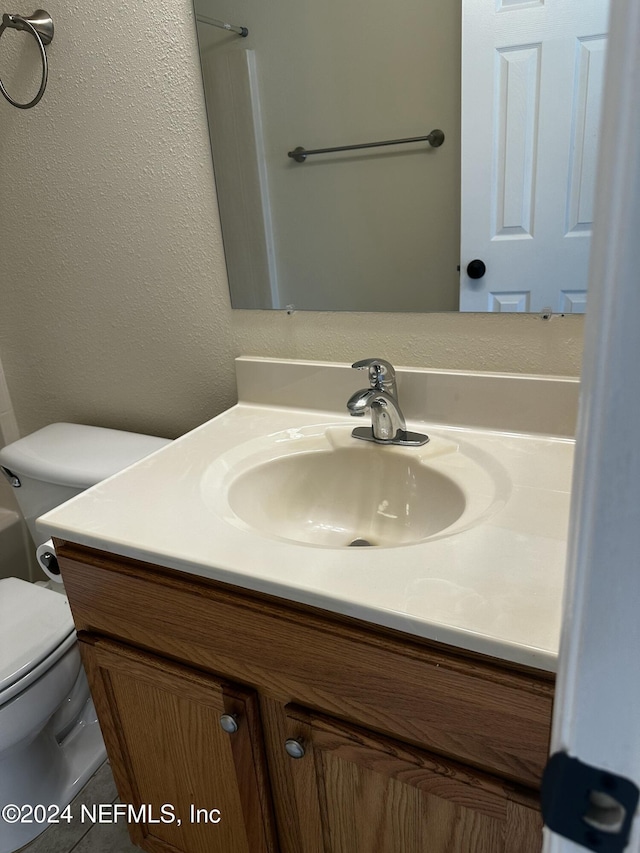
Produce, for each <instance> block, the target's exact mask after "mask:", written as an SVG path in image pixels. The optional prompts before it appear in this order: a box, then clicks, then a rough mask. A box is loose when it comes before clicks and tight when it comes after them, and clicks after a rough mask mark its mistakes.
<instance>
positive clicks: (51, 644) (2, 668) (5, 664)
mask: <svg viewBox="0 0 640 853" xmlns="http://www.w3.org/2000/svg"><path fill="white" fill-rule="evenodd" d="M75 639H76V636H75V629H74V625H73V618H72V616H71V609H70V608H69V602H68V601H67V599H66V596H64V595H61V594H60V593H58V592H53V591H52V590H50V589H46V588H44V587H41V586H36V585H35V584H32V583H29V582H28V581H23V580H20V579H19V578H3V579H1V580H0V705H3V704H4V703H5V702H7V701H8V700H9V699H11V698H13V696H16V695H17V694H18V693H20V692H21V691H22V690H24V689H25V687H27V686H28V685H29V684H31V683H32V682H33V681H35V680H36V679H37V678H39V677H40V675H42V673H43V672H45V671H46V670H47V669H49V668H51V667H52V666H53V665H54V664H55V662H56V661H57V660H58V659H59V658H60V657H62V655H63V654H64V653H65V652H66V651H67V649H69V648H70V646H72V645H73V643H74V642H75Z"/></svg>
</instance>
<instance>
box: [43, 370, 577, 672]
mask: <svg viewBox="0 0 640 853" xmlns="http://www.w3.org/2000/svg"><path fill="white" fill-rule="evenodd" d="M360 379H362V376H360ZM356 381H357V380H356ZM354 387H358V386H357V384H356V385H354ZM314 425H322V426H323V427H324V426H330V425H333V426H335V427H339V428H344V429H351V428H352V427H353V425H354V420H353V419H352V418H350V417H348V416H343V415H340V414H336V413H335V412H330V411H321V410H310V409H306V410H305V409H296V408H289V407H284V406H278V407H273V406H266V405H256V404H249V403H240V404H238V405H237V406H235V407H234V408H232V409H230V410H229V411H227V412H224V413H223V414H221V415H219V416H218V417H216V418H214V419H213V420H211V421H209V422H207V423H205V424H203V425H202V426H200V427H198V428H197V429H195V430H193V431H192V432H190V433H188V434H186V435H185V436H182V437H181V438H179V439H177V440H176V441H175V442H173V443H172V444H171V445H169V446H167V447H166V448H163V449H162V450H159V451H157V452H156V453H154V454H153V455H152V456H150V457H148V458H146V459H144V460H142V461H141V462H139V463H137V464H136V465H133V466H132V467H131V468H128V469H127V470H126V471H123V472H121V473H119V474H116V475H115V476H113V477H111V478H109V479H108V480H105V481H103V482H102V483H99V484H98V485H96V486H94V487H93V488H91V489H89V490H88V491H86V492H84V493H83V494H81V495H79V496H78V497H76V498H73V499H72V500H70V501H68V502H67V503H66V504H64V505H62V506H61V507H58V508H57V509H54V510H52V511H51V512H49V513H47V514H46V515H45V516H43V517H42V518H41V519H40V520H39V522H38V525H39V527H40V528H41V529H42V530H43V531H44V532H45V533H47V535H49V536H57V537H60V538H62V539H67V540H69V541H72V542H76V543H78V544H81V545H87V546H90V547H95V548H99V549H102V550H106V551H111V552H112V553H115V554H120V555H123V556H128V557H133V558H136V559H140V560H144V561H147V562H152V563H159V564H161V565H163V566H167V567H169V568H173V569H178V570H180V571H184V572H187V573H190V574H194V575H199V576H201V577H207V578H213V579H215V580H219V581H225V582H228V583H231V584H234V585H237V586H240V587H244V588H247V589H251V590H257V591H260V592H264V593H268V594H271V595H275V596H279V597H282V598H285V599H290V600H294V601H297V602H301V603H303V604H309V605H313V606H315V607H320V608H324V609H326V610H330V611H334V612H337V613H341V614H344V615H347V616H353V617H356V618H358V619H362V620H365V621H368V622H372V623H375V624H379V625H384V626H386V627H389V628H395V629H398V630H400V631H404V632H406V633H409V634H414V635H417V636H420V637H425V638H428V639H431V640H436V641H439V642H443V643H447V644H450V645H453V646H457V647H460V648H463V649H468V650H471V651H476V652H480V653H484V654H488V655H492V656H495V657H498V658H502V659H505V660H509V661H514V662H517V663H522V664H525V665H529V666H533V667H537V668H541V669H546V670H555V667H556V660H557V653H558V645H559V636H560V619H561V603H562V590H563V582H564V564H565V554H566V539H567V526H568V515H569V497H570V494H569V493H570V485H571V468H572V460H573V441H572V440H570V439H568V438H561V437H560V438H559V437H546V436H543V435H540V434H525V433H510V432H500V431H497V430H491V429H478V428H465V427H444V426H438V425H435V426H434V425H431V424H429V422H428V421H424V422H422V421H417V420H414V421H412V422H408V424H407V426H408V428H409V429H416V430H419V431H426V432H428V433H429V434H430V435H432V436H433V437H434V438H437V437H440V438H442V439H448V440H450V441H453V442H459V443H461V444H465V445H470V446H471V445H472V446H474V447H475V448H477V449H478V450H479V452H480V453H486V454H490V455H491V456H492V457H493V458H495V459H496V460H497V461H498V463H499V465H500V466H501V468H502V469H503V471H504V472H506V475H507V478H508V482H509V488H508V490H507V496H506V500H504V501H502V502H501V503H500V504H499V505H497V506H496V508H495V511H494V512H493V513H492V514H490V515H489V516H488V517H487V518H484V519H483V520H482V521H481V523H477V524H475V525H474V526H471V527H469V528H468V529H464V530H462V531H461V532H458V533H457V534H456V535H454V536H441V537H439V538H438V537H436V538H434V539H432V540H427V541H423V542H421V543H417V544H409V545H403V546H400V547H395V548H385V547H379V548H324V547H319V546H313V545H307V544H302V543H295V542H292V541H289V540H284V539H277V538H269V537H265V536H263V535H260V534H259V533H257V532H255V531H253V530H251V529H243V528H242V526H239V525H236V524H230V523H229V522H228V521H227V520H226V519H225V518H224V517H222V515H221V514H220V513H218V512H217V511H216V509H215V506H214V503H215V502H214V503H212V501H211V500H210V498H209V497H208V495H207V489H208V488H209V487H210V483H208V480H207V472H208V471H209V470H210V468H211V466H212V465H213V464H214V463H215V462H216V460H219V457H220V456H221V454H224V453H227V452H229V451H231V450H232V449H233V448H234V447H237V446H238V445H240V444H242V443H244V442H249V441H252V440H254V439H255V437H256V436H260V435H265V434H272V433H275V432H278V431H286V430H291V429H292V428H295V429H301V428H307V427H312V426H314Z"/></svg>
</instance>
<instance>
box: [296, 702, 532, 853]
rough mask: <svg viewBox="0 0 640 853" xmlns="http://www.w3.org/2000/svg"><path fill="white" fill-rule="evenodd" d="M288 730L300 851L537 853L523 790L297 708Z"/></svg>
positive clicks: (528, 800) (529, 800) (529, 798)
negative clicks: (296, 754)
mask: <svg viewBox="0 0 640 853" xmlns="http://www.w3.org/2000/svg"><path fill="white" fill-rule="evenodd" d="M287 725H288V733H289V736H290V738H291V740H293V741H295V742H296V743H298V744H300V745H301V746H302V748H303V750H304V755H303V757H301V758H290V773H291V777H292V780H293V785H294V790H295V797H296V803H297V814H298V816H299V837H300V839H301V848H300V853H370V851H373V850H375V851H376V853H398V851H402V853H424V851H427V850H428V851H429V853H452V851H455V852H456V853H516V851H517V853H539V851H540V850H541V846H542V820H541V817H540V814H539V812H538V809H537V803H536V798H535V797H534V796H532V794H531V793H524V792H523V791H518V790H517V789H516V788H514V787H511V786H509V785H507V784H504V783H502V782H500V781H499V780H497V779H494V778H491V777H489V776H486V775H484V774H479V773H477V772H475V771H473V770H471V769H470V768H466V767H464V766H462V765H457V764H455V763H453V762H450V761H446V760H443V759H441V758H438V757H436V756H433V755H430V754H429V753H426V752H423V751H419V750H416V749H413V748H410V747H407V746H406V745H404V744H401V743H398V742H397V741H393V740H390V739H388V738H383V737H379V736H376V735H373V734H372V733H370V732H367V731H364V730H358V729H355V728H353V727H350V726H347V725H345V724H342V723H340V722H338V721H336V720H331V719H329V718H327V717H324V716H319V715H317V714H313V713H311V712H305V711H304V710H302V709H289V710H288V713H287Z"/></svg>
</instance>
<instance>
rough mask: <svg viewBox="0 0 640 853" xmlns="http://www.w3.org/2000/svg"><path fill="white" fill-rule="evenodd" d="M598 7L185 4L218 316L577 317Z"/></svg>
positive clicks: (533, 2) (282, 0) (597, 75)
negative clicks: (214, 251) (258, 312)
mask: <svg viewBox="0 0 640 853" xmlns="http://www.w3.org/2000/svg"><path fill="white" fill-rule="evenodd" d="M607 3H608V0H462V8H461V6H460V4H459V3H457V2H451V0H431V2H429V3H423V2H418V0H395V2H393V3H391V2H390V0H367V2H364V0H347V2H342V3H337V2H335V0H324V1H323V2H322V3H317V4H311V3H300V2H297V0H274V2H273V3H270V4H265V3H262V2H259V0H195V13H196V21H197V28H198V42H199V46H200V56H201V62H202V71H203V81H204V89H205V97H206V102H207V114H208V119H209V130H210V136H211V144H212V151H213V162H214V170H215V176H216V186H217V192H218V203H219V208H220V217H221V223H222V235H223V241H224V247H225V256H226V261H227V270H228V276H229V283H230V289H231V301H232V305H233V307H234V308H280V309H282V308H287V307H289V306H293V307H294V308H295V309H296V310H331V311H339V310H344V311H384V312H392V311H414V312H426V311H452V310H467V311H502V312H504V311H541V310H543V309H546V308H547V307H549V308H551V309H552V310H553V311H555V312H565V313H568V312H581V311H583V310H584V304H585V297H586V277H587V262H588V251H589V242H590V228H591V215H592V214H591V211H592V203H593V184H594V177H595V157H596V151H597V136H598V131H599V117H600V96H601V90H602V74H603V68H604V61H603V60H604V46H605V45H606V28H607V17H608V10H607ZM244 28H246V34H245V30H244ZM461 69H462V93H461ZM461 127H462V130H461ZM436 128H439V129H441V130H442V131H444V135H445V140H444V143H443V144H442V145H441V146H440V147H432V145H430V144H429V143H428V142H413V143H406V144H395V145H388V146H387V145H385V146H383V147H377V148H361V149H356V150H347V151H337V152H328V153H321V154H316V155H313V156H309V157H308V158H307V159H306V160H304V161H303V162H296V160H295V159H293V158H292V157H290V156H288V152H292V151H294V149H296V148H297V147H303V148H305V149H307V150H309V149H314V150H315V149H318V148H334V147H342V146H350V145H358V144H362V143H372V142H378V141H388V140H400V139H405V138H413V137H420V136H426V135H427V134H429V133H430V132H431V131H432V130H434V129H436ZM461 139H462V141H461ZM461 151H462V167H461ZM461 172H462V179H461ZM461 193H462V202H461ZM461 207H462V217H461ZM461 221H462V235H461ZM461 239H462V243H461ZM472 261H482V263H481V264H477V263H475V264H471V266H470V262H472ZM459 266H460V267H461V271H458V267H459ZM483 267H484V272H483ZM478 273H483V274H481V275H480V276H479V277H474V275H476V276H477V274H478Z"/></svg>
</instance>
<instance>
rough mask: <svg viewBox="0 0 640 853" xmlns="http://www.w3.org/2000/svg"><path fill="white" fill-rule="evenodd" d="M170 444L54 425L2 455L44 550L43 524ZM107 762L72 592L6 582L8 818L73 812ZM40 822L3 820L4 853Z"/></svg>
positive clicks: (1, 614)
mask: <svg viewBox="0 0 640 853" xmlns="http://www.w3.org/2000/svg"><path fill="white" fill-rule="evenodd" d="M168 443H169V442H168V441H167V440H166V439H162V438H155V437H152V436H146V435H138V434H136V433H130V432H120V431H118V430H111V429H103V428H100V427H90V426H81V425H79V424H52V425H50V426H48V427H44V429H41V430H38V432H35V433H33V434H32V435H29V436H27V437H26V438H22V439H20V440H19V441H16V442H14V443H13V444H10V445H8V446H7V447H5V448H3V449H2V450H0V467H1V468H2V472H3V473H4V474H5V476H7V478H8V479H9V481H10V482H11V483H12V485H13V486H14V488H15V496H16V498H17V500H18V503H19V505H20V509H21V510H22V513H23V515H24V517H25V520H26V522H27V525H28V527H29V530H30V532H31V535H32V536H33V538H34V541H35V544H36V545H39V544H41V543H42V541H43V539H44V537H43V536H41V535H39V534H38V532H37V531H36V529H35V519H36V518H37V517H38V516H40V515H42V514H43V513H45V512H47V511H48V510H50V509H53V507H55V506H58V505H59V504H61V503H63V502H64V501H66V500H68V499H69V498H72V497H74V496H75V495H77V494H79V493H80V492H82V491H84V490H85V489H87V488H89V487H90V486H93V485H95V484H96V483H98V482H100V481H101V480H104V479H106V478H107V477H109V476H111V475H112V474H115V473H117V472H118V471H121V470H122V469H123V468H126V467H127V466H129V465H131V464H133V463H134V462H137V461H138V460H140V459H142V458H143V457H145V456H147V455H149V454H150V453H152V452H153V451H155V450H159V449H160V448H161V447H163V446H164V445H166V444H168ZM60 593H63V594H60ZM105 757H106V754H105V749H104V743H103V741H102V735H101V733H100V728H99V726H98V723H97V719H96V715H95V709H94V707H93V702H92V700H91V698H90V696H89V687H88V684H87V680H86V677H85V674H84V670H83V669H82V664H81V661H80V654H79V651H78V647H77V644H76V636H75V629H74V626H73V619H72V617H71V611H70V609H69V604H68V602H67V598H66V596H65V595H64V587H63V586H62V585H61V584H52V583H51V584H49V588H47V587H45V586H40V585H37V584H32V583H29V582H27V581H24V580H20V579H18V578H5V579H0V808H2V807H3V806H5V805H7V804H15V805H17V806H23V805H32V806H36V805H38V806H45V807H47V806H59V807H60V808H63V807H64V806H66V805H67V804H68V803H70V802H71V800H72V799H73V797H74V796H75V795H76V794H77V793H78V792H79V790H80V789H81V788H82V786H83V785H84V783H85V782H86V781H87V779H88V778H89V777H90V776H91V775H92V773H93V772H94V771H95V770H96V769H97V767H98V766H99V765H100V764H101V763H102V761H104V759H105ZM38 817H40V816H38ZM34 818H35V815H32V819H33V820H34V822H32V823H25V822H20V821H19V822H16V823H9V822H7V821H6V820H2V819H1V818H0V853H13V851H14V850H17V849H18V848H20V847H21V846H22V845H24V844H27V843H28V842H29V841H31V839H33V838H35V837H36V836H37V835H39V834H40V832H43V831H44V830H45V829H46V828H47V823H46V822H45V823H42V822H39V820H35V819H34Z"/></svg>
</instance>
